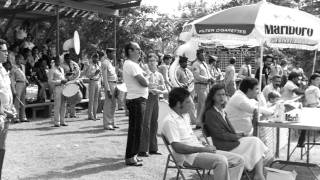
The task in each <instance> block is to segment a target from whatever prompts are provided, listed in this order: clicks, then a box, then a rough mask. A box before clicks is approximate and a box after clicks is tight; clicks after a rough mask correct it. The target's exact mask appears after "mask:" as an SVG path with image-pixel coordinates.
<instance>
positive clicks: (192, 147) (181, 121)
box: [160, 88, 244, 180]
mask: <svg viewBox="0 0 320 180" xmlns="http://www.w3.org/2000/svg"><path fill="white" fill-rule="evenodd" d="M169 106H170V108H171V110H170V111H169V112H168V115H167V116H166V117H165V118H164V120H163V121H162V123H161V124H160V130H161V133H162V135H164V136H165V138H166V139H167V141H168V142H169V143H170V145H171V146H172V149H173V156H174V158H175V159H176V161H177V163H178V164H179V165H182V166H183V165H185V166H191V167H195V168H203V169H212V170H213V175H214V179H217V180H229V179H230V180H240V179H241V175H242V172H243V168H244V159H243V157H242V156H240V155H237V154H235V153H230V152H226V151H221V150H217V149H216V147H215V146H211V145H203V144H202V143H201V142H200V141H199V140H198V138H197V136H196V135H195V134H194V132H193V131H192V128H191V126H190V119H189V115H188V112H189V111H190V108H191V107H192V99H191V98H190V92H188V90H186V89H185V88H174V89H172V90H171V91H170V93H169Z"/></svg>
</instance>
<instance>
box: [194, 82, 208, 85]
mask: <svg viewBox="0 0 320 180" xmlns="http://www.w3.org/2000/svg"><path fill="white" fill-rule="evenodd" d="M194 84H203V85H208V84H209V83H207V82H195V83H194Z"/></svg>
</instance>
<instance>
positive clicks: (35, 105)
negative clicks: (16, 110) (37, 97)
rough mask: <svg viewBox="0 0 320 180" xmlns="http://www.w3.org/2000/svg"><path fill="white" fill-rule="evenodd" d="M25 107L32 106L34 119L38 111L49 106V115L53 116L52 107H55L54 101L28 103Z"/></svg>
mask: <svg viewBox="0 0 320 180" xmlns="http://www.w3.org/2000/svg"><path fill="white" fill-rule="evenodd" d="M25 108H26V109H27V108H31V110H32V119H35V118H36V117H37V111H38V110H43V109H45V108H48V116H47V117H50V116H51V112H52V108H53V102H43V103H33V104H26V106H25Z"/></svg>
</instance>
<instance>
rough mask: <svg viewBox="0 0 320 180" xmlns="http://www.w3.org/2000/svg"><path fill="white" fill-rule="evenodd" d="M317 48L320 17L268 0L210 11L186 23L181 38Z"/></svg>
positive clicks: (222, 42)
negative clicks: (215, 11) (214, 11)
mask: <svg viewBox="0 0 320 180" xmlns="http://www.w3.org/2000/svg"><path fill="white" fill-rule="evenodd" d="M191 39H193V40H196V41H198V42H203V43H213V42H218V43H220V44H222V45H224V46H226V47H236V46H242V45H248V46H260V45H261V44H264V43H265V44H267V45H268V46H270V47H278V48H296V49H306V50H315V49H316V48H317V45H318V43H319V40H320V20H319V18H317V17H315V16H313V15H311V14H309V13H306V12H304V11H300V10H298V9H292V8H288V7H283V6H277V5H274V4H271V3H268V2H266V1H265V0H263V1H261V2H259V3H257V4H252V5H246V6H237V7H233V8H230V9H226V10H223V11H220V12H217V13H214V14H210V15H207V16H205V17H203V18H200V19H198V20H195V21H193V22H191V23H189V24H187V25H185V26H184V28H183V32H182V33H181V34H180V40H183V41H189V40H191Z"/></svg>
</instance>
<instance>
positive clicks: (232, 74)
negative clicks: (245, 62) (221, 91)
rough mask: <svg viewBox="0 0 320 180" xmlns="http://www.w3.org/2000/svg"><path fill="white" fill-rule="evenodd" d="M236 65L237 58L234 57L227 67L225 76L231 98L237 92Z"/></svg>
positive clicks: (227, 91)
mask: <svg viewBox="0 0 320 180" xmlns="http://www.w3.org/2000/svg"><path fill="white" fill-rule="evenodd" d="M235 63H236V58H235V57H232V58H231V59H230V60H229V66H227V67H226V74H225V76H224V83H225V86H226V93H227V96H229V97H231V96H232V95H233V94H234V92H235V91H236V69H235V67H234V64H235Z"/></svg>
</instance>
